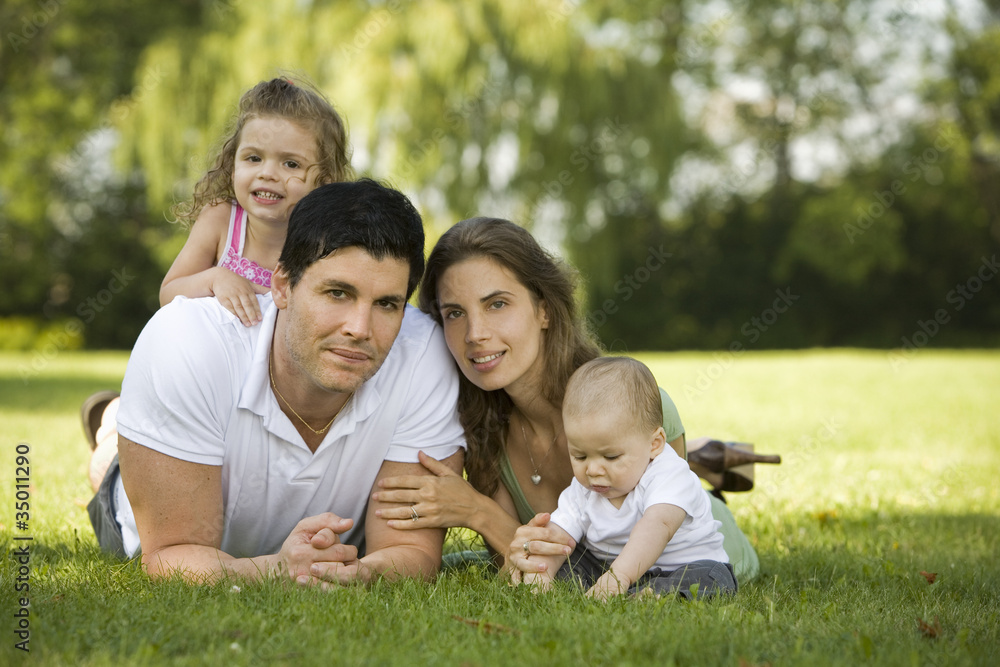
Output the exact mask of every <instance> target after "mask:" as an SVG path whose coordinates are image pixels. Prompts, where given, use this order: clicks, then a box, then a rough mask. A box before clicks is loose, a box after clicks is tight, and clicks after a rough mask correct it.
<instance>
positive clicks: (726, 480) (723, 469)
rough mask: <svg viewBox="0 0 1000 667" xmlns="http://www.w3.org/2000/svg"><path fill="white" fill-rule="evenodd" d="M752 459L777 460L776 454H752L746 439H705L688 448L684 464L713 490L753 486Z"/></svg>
mask: <svg viewBox="0 0 1000 667" xmlns="http://www.w3.org/2000/svg"><path fill="white" fill-rule="evenodd" d="M754 463H781V457H780V456H778V455H776V454H754V451H753V445H752V444H750V443H748V442H722V441H719V440H709V441H708V442H705V443H704V444H699V445H697V446H696V448H695V449H690V450H688V465H689V466H691V470H693V471H694V472H695V474H697V475H698V476H699V477H701V478H702V479H705V480H706V481H707V482H708V483H709V484H711V485H712V486H713V487H715V489H716V490H717V491H749V490H751V489H752V488H753V464H754Z"/></svg>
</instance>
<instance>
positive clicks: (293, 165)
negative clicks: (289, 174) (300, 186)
mask: <svg viewBox="0 0 1000 667" xmlns="http://www.w3.org/2000/svg"><path fill="white" fill-rule="evenodd" d="M285 166H286V167H288V168H289V169H298V168H299V163H298V162H296V161H295V160H286V161H285Z"/></svg>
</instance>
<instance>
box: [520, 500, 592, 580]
mask: <svg viewBox="0 0 1000 667" xmlns="http://www.w3.org/2000/svg"><path fill="white" fill-rule="evenodd" d="M549 518H550V515H549V514H548V513H546V512H543V513H541V514H536V515H535V516H534V517H533V518H532V519H531V521H529V522H528V523H526V524H525V525H523V526H521V527H520V528H518V529H517V532H516V533H514V539H513V541H511V543H510V547H509V548H508V550H507V553H506V554H505V558H504V560H505V564H506V567H507V569H508V570H509V572H510V575H511V581H514V582H515V583H516V582H517V581H518V580H519V579H520V578H521V576H520V573H525V574H531V573H537V572H545V570H546V569H548V564H547V563H546V562H545V560H543V559H537V558H529V556H561V557H566V556H569V555H570V554H571V553H572V552H573V549H574V548H575V547H576V542H575V541H574V540H573V538H572V537H570V536H569V534H567V533H566V531H564V530H563V529H562V528H560V527H559V526H556V525H552V526H550V525H549ZM525 545H527V549H525ZM550 576H555V575H554V574H550Z"/></svg>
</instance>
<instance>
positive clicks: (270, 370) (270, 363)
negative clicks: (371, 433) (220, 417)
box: [267, 356, 354, 435]
mask: <svg viewBox="0 0 1000 667" xmlns="http://www.w3.org/2000/svg"><path fill="white" fill-rule="evenodd" d="M267 374H268V375H269V376H271V388H272V389H274V393H276V394H277V395H278V398H280V399H281V402H282V403H284V404H285V405H287V406H288V409H289V410H291V411H292V414H293V415H295V416H296V417H298V418H299V421H300V422H302V423H303V424H304V425H305V427H306V428H307V429H309V430H310V431H312V432H313V433H315V434H316V435H323V434H324V433H326V432H327V430H328V429H329V428H330V427H331V426H333V420H334V419H336V418H337V416H338V415H340V413H341V411H343V409H344V405H347V402H348V401H350V400H351V397H352V396H354V392H353V391H352V392H351V394H350V396H348V397H347V401H344V405H341V406H340V409H339V410H337V412H335V413H334V415H333V417H331V418H330V421H328V422H327V423H326V426H324V427H323V428H321V429H319V430H318V431H317V430H316V429H314V428H313V427H312V426H310V425H309V422H307V421H306V420H305V419H303V418H302V417H301V416H300V415H299V413H298V412H296V411H295V408H293V407H292V404H291V403H289V402H288V400H287V399H286V398H285V397H284V396H282V395H281V392H280V391H278V385H276V384H275V383H274V360H273V358H272V357H271V356H268V358H267Z"/></svg>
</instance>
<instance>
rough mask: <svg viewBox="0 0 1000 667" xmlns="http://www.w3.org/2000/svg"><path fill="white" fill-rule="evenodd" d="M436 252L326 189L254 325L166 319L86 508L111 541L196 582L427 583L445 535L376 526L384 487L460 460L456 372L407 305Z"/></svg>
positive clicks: (357, 189) (142, 358) (142, 349)
mask: <svg viewBox="0 0 1000 667" xmlns="http://www.w3.org/2000/svg"><path fill="white" fill-rule="evenodd" d="M423 244H424V236H423V227H422V224H421V220H420V216H419V214H418V213H417V212H416V210H414V208H413V206H412V205H411V204H410V202H409V200H407V199H406V197H404V196H403V195H402V194H400V193H399V192H396V191H394V190H391V189H388V188H385V187H383V186H381V185H379V184H377V183H375V182H374V181H369V180H365V181H360V182H357V183H334V184H330V185H325V186H322V187H320V188H318V189H316V190H314V191H313V192H312V193H310V194H309V195H308V196H306V197H305V198H303V199H302V200H301V202H299V204H298V206H297V207H296V209H295V211H294V213H293V214H292V217H291V220H290V222H289V226H288V236H287V239H286V241H285V245H284V248H283V250H282V254H281V258H280V260H279V264H278V267H277V269H276V270H275V272H274V275H273V278H272V286H271V294H270V295H269V296H265V297H261V310H262V312H263V313H264V315H263V321H262V322H261V323H260V324H258V325H256V326H254V327H250V328H246V327H244V326H243V325H242V324H241V323H240V321H239V319H237V318H236V317H235V316H233V315H232V314H231V313H229V311H227V310H225V309H224V308H223V307H222V306H221V305H219V303H218V302H217V300H216V299H214V298H206V299H184V298H178V299H176V300H175V301H174V302H173V303H171V304H169V305H168V306H166V307H164V308H163V309H161V310H160V311H159V312H158V313H157V314H156V315H155V316H154V317H153V318H152V319H151V320H150V322H149V324H147V325H146V327H145V329H144V330H143V332H142V334H141V335H140V336H139V339H138V341H137V342H136V345H135V348H134V349H133V352H132V356H131V358H130V360H129V364H128V369H127V370H126V374H125V380H124V382H123V385H122V397H121V404H120V407H119V410H118V457H119V463H120V475H119V474H118V466H116V465H112V466H111V468H110V469H109V471H108V473H107V475H106V477H105V479H104V482H103V483H102V485H101V489H100V491H99V492H98V495H97V496H96V497H95V500H94V502H92V506H93V507H92V508H91V510H92V511H91V515H92V519H93V520H94V526H95V531H96V532H97V534H98V536H99V539H100V541H101V542H102V546H104V547H105V548H109V549H114V548H115V546H116V545H115V542H116V539H115V538H117V534H116V533H115V531H114V528H120V533H121V540H122V543H121V550H122V551H123V552H124V553H125V554H126V555H134V553H135V552H136V551H137V549H138V548H139V547H140V546H141V552H142V561H143V565H144V566H145V567H146V568H147V570H148V572H149V573H150V575H151V576H154V577H158V576H167V575H170V574H172V573H176V572H179V573H181V575H182V576H183V577H185V578H186V579H189V580H192V581H204V580H213V579H216V578H218V577H220V576H224V575H225V574H227V573H233V574H238V575H241V576H249V577H252V578H265V577H272V576H287V577H291V578H292V579H294V580H296V581H298V582H299V583H303V584H313V583H325V582H335V583H347V582H351V581H357V580H360V581H369V580H370V579H372V578H373V577H376V576H380V575H381V576H386V577H398V576H405V577H418V578H429V577H432V576H433V575H434V574H435V572H436V571H437V567H438V565H439V563H440V559H441V545H442V541H443V537H444V533H443V531H442V530H435V529H426V530H415V531H397V530H393V529H391V528H388V527H386V525H385V522H383V521H376V520H366V518H367V517H373V516H374V512H375V511H376V510H377V509H378V508H379V507H383V508H384V507H386V506H387V505H386V504H385V503H379V502H378V501H371V502H369V498H370V496H371V493H372V488H373V487H374V486H375V485H376V484H377V482H378V480H379V479H381V478H383V477H389V476H395V475H413V474H427V471H426V468H424V467H423V466H422V465H420V463H419V461H418V457H417V453H418V451H424V452H426V453H428V454H430V455H431V456H433V457H435V458H437V459H441V460H443V462H444V463H445V464H447V465H448V466H449V467H450V468H451V469H453V470H455V471H456V472H459V471H461V468H462V460H463V454H464V452H463V448H464V446H465V443H464V437H463V432H462V428H461V425H460V424H459V422H458V418H457V414H456V411H455V402H456V398H457V396H458V378H457V375H456V372H455V369H454V364H453V363H452V360H451V356H450V355H449V353H448V350H447V348H446V347H445V344H444V340H443V337H442V335H441V333H440V330H439V329H438V328H437V327H436V326H435V325H434V324H433V323H432V321H431V320H430V318H428V317H426V316H424V315H423V314H422V313H420V312H418V311H416V310H415V309H413V308H409V307H407V306H406V300H407V299H408V298H409V297H410V295H411V294H412V293H413V290H414V289H415V288H416V285H417V282H418V281H419V279H420V276H421V274H422V272H423ZM414 516H416V512H414ZM109 523H110V524H112V525H111V529H112V530H111V531H110V534H111V537H110V539H108V538H107V537H106V536H107V535H108V534H109V530H108V524H109Z"/></svg>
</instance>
